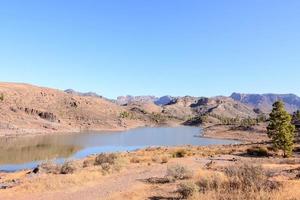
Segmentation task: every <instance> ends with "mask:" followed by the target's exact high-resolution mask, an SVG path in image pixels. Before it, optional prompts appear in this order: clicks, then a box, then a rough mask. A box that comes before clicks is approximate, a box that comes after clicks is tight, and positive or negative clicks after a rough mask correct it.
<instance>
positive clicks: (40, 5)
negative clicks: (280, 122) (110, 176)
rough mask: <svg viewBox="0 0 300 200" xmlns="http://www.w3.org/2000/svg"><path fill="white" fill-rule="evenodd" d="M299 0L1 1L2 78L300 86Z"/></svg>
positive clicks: (138, 86) (243, 88) (205, 88)
mask: <svg viewBox="0 0 300 200" xmlns="http://www.w3.org/2000/svg"><path fill="white" fill-rule="evenodd" d="M299 77H300V1H299V0H285V1H283V0H243V1H241V0H106V1H105V0H84V1H82V0H43V1H40V0H26V1H24V0H19V1H18V0H9V1H8V0H0V81H5V82H25V83H31V84H35V85H39V86H46V87H52V88H58V89H68V88H73V89H75V90H78V91H82V92H86V91H94V92H97V93H99V94H101V95H103V96H106V97H109V98H115V97H117V96H119V95H127V94H131V95H156V96H162V95H174V96H183V95H192V96H216V95H230V94H231V93H232V92H243V93H271V92H272V93H295V94H298V95H300V87H299V86H300V78H299Z"/></svg>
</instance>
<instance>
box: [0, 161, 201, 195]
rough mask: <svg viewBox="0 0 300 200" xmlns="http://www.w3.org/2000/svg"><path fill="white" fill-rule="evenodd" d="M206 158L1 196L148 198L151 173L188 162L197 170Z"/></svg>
mask: <svg viewBox="0 0 300 200" xmlns="http://www.w3.org/2000/svg"><path fill="white" fill-rule="evenodd" d="M205 163H206V160H198V159H196V158H183V159H174V160H172V161H171V162H169V163H168V164H164V165H163V164H152V165H150V166H148V165H140V164H137V165H134V166H129V167H128V168H127V169H125V170H123V171H122V172H120V173H116V174H112V175H108V176H103V177H101V178H99V181H98V180H97V181H93V182H92V183H84V182H83V184H82V185H77V186H71V187H65V188H64V189H63V190H56V191H49V192H39V193H35V192H26V191H25V192H20V193H19V192H17V191H15V192H14V194H10V195H8V194H5V195H2V194H1V193H0V199H1V200H2V199H5V200H117V199H120V198H123V199H124V197H125V199H144V198H146V197H148V195H149V193H151V192H152V191H153V190H154V188H153V185H150V184H147V183H145V182H144V181H143V180H145V179H147V178H151V177H163V176H165V174H166V170H167V167H168V166H170V165H175V164H181V165H187V166H189V168H190V169H193V170H196V169H197V168H199V167H200V166H203V165H204V164H205Z"/></svg>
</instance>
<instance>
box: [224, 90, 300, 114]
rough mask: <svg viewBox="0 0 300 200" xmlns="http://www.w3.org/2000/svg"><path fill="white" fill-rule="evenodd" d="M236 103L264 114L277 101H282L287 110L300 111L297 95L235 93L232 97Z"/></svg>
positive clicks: (299, 99)
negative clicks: (256, 109)
mask: <svg viewBox="0 0 300 200" xmlns="http://www.w3.org/2000/svg"><path fill="white" fill-rule="evenodd" d="M230 97H231V98H232V99H234V100H235V101H239V102H241V103H244V104H248V105H250V106H252V107H254V108H259V109H260V110H262V111H264V112H270V111H271V109H272V105H273V103H274V102H275V101H278V100H281V101H283V102H284V103H285V106H286V109H287V110H288V111H289V112H290V113H292V112H294V111H295V110H298V109H300V97H298V96H297V95H295V94H274V93H266V94H245V93H237V92H234V93H232V94H231V96H230Z"/></svg>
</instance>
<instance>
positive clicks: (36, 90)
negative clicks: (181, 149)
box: [0, 83, 297, 135]
mask: <svg viewBox="0 0 300 200" xmlns="http://www.w3.org/2000/svg"><path fill="white" fill-rule="evenodd" d="M250 100H252V98H250V97H245V96H242V95H240V96H238V95H237V94H235V95H232V97H231V98H229V97H213V98H205V97H191V96H184V97H171V96H163V97H161V98H157V97H154V96H136V97H134V96H126V97H119V98H118V100H117V101H116V102H115V101H111V100H108V99H106V98H104V97H102V96H100V95H98V94H95V93H80V92H76V91H74V90H70V89H69V90H66V91H61V90H56V89H50V88H45V87H38V86H33V85H29V84H20V83H0V135H15V134H22V135H23V134H36V133H51V132H79V131H84V130H124V129H129V128H135V127H140V126H156V125H162V124H164V125H170V124H174V123H175V124H185V122H186V121H187V120H189V119H191V118H195V117H196V118H197V117H198V116H208V117H209V121H210V122H211V123H218V122H219V121H220V120H222V119H224V118H226V119H232V118H241V119H242V118H256V117H257V116H258V114H257V112H254V109H253V108H254V107H256V106H255V105H257V104H256V102H254V103H253V105H252V104H250V102H252V101H250ZM296 100H297V99H296ZM296 100H295V101H294V102H292V101H289V102H291V105H295V106H296V105H297V101H296ZM269 101H270V102H272V101H273V99H272V101H271V100H269ZM269 101H268V102H269ZM244 103H247V104H244ZM258 105H260V106H262V107H263V108H264V106H265V105H266V104H258ZM267 105H269V104H267ZM268 108H269V107H268Z"/></svg>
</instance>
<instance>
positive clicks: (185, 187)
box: [177, 182, 199, 199]
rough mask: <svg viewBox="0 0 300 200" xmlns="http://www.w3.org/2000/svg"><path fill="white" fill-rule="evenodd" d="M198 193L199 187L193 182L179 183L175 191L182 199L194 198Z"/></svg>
mask: <svg viewBox="0 0 300 200" xmlns="http://www.w3.org/2000/svg"><path fill="white" fill-rule="evenodd" d="M198 191H199V187H198V186H197V185H196V184H195V183H193V182H185V183H181V184H180V185H179V186H178V189H177V192H178V193H179V194H180V195H181V197H182V198H183V199H186V198H189V197H192V196H194V195H195V194H196V193H197V192H198Z"/></svg>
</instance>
